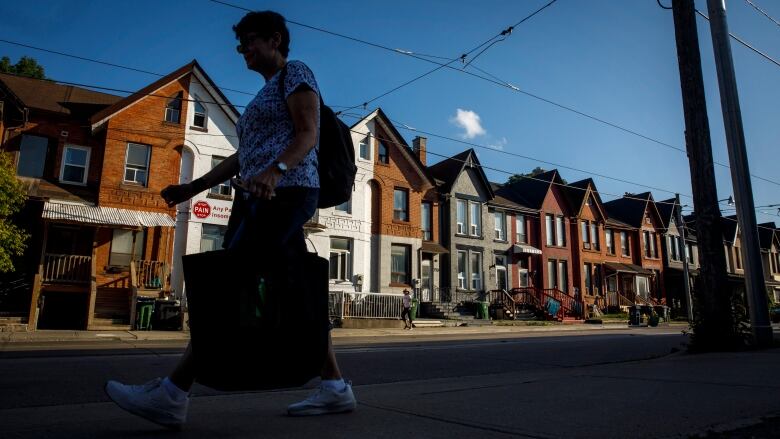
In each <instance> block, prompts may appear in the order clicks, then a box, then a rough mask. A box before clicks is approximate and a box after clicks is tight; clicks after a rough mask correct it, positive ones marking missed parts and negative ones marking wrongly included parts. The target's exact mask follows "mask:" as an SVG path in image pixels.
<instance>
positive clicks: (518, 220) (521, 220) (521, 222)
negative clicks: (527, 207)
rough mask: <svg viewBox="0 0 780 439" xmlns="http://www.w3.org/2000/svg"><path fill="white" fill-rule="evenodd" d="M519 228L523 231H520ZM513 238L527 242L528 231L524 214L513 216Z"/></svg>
mask: <svg viewBox="0 0 780 439" xmlns="http://www.w3.org/2000/svg"><path fill="white" fill-rule="evenodd" d="M520 230H522V231H523V232H522V233H521V232H520ZM523 237H525V238H523ZM515 240H516V241H517V242H520V243H527V242H528V231H527V230H526V227H525V215H516V216H515Z"/></svg>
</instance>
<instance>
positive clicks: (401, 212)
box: [393, 188, 409, 221]
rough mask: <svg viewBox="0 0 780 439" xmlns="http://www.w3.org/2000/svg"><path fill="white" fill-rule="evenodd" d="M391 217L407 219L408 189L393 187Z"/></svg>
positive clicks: (401, 219) (400, 219) (399, 219)
mask: <svg viewBox="0 0 780 439" xmlns="http://www.w3.org/2000/svg"><path fill="white" fill-rule="evenodd" d="M393 219H394V220H398V221H409V190H408V189H403V188H395V191H394V192H393Z"/></svg>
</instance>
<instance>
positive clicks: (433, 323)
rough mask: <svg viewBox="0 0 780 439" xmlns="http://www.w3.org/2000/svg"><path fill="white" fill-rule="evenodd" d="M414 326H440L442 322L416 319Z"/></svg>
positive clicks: (442, 325) (442, 324)
mask: <svg viewBox="0 0 780 439" xmlns="http://www.w3.org/2000/svg"><path fill="white" fill-rule="evenodd" d="M414 327H415V328H442V327H444V323H442V321H441V320H434V319H417V320H415V321H414Z"/></svg>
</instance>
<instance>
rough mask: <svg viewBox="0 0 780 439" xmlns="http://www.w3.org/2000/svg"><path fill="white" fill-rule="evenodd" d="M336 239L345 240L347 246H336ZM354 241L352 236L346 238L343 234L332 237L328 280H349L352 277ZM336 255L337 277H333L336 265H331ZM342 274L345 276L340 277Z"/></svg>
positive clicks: (329, 249) (329, 242) (329, 248)
mask: <svg viewBox="0 0 780 439" xmlns="http://www.w3.org/2000/svg"><path fill="white" fill-rule="evenodd" d="M334 240H343V241H344V242H345V243H346V247H347V248H346V249H342V248H334V246H333V241H334ZM352 241H353V240H352V239H351V238H346V237H343V236H331V237H330V240H329V241H328V245H329V247H328V280H331V281H336V282H339V281H342V282H349V281H350V279H351V278H352V248H353V243H352ZM334 255H335V258H336V261H337V266H336V267H335V268H336V270H335V272H336V277H333V272H334V270H333V268H334V267H333V265H331V264H332V261H333V258H334ZM340 275H343V277H338V276H340Z"/></svg>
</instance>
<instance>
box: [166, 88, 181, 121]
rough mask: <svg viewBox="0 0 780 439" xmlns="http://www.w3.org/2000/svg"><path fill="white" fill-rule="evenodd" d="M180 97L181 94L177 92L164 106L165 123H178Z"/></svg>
mask: <svg viewBox="0 0 780 439" xmlns="http://www.w3.org/2000/svg"><path fill="white" fill-rule="evenodd" d="M181 97H182V92H178V93H176V94H175V95H173V96H171V99H170V100H168V103H167V104H165V121H166V122H171V123H179V117H180V116H181Z"/></svg>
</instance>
